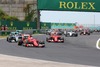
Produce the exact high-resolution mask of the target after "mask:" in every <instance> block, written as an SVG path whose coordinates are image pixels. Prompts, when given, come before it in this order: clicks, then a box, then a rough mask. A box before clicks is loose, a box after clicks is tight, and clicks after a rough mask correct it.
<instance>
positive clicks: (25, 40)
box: [18, 34, 45, 48]
mask: <svg viewBox="0 0 100 67" xmlns="http://www.w3.org/2000/svg"><path fill="white" fill-rule="evenodd" d="M44 44H45V43H44V41H38V40H37V39H35V38H33V37H32V36H31V35H29V34H23V35H22V39H21V40H20V41H18V45H19V46H25V47H40V48H42V47H45V45H44Z"/></svg>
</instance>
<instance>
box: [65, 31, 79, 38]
mask: <svg viewBox="0 0 100 67" xmlns="http://www.w3.org/2000/svg"><path fill="white" fill-rule="evenodd" d="M64 35H65V36H66V37H77V36H78V33H77V32H75V31H65V32H64Z"/></svg>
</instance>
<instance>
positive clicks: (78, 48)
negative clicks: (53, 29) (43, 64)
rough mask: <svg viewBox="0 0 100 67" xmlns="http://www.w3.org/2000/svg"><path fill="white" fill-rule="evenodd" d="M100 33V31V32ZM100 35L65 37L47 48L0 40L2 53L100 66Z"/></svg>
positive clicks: (40, 37)
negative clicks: (29, 46)
mask: <svg viewBox="0 0 100 67" xmlns="http://www.w3.org/2000/svg"><path fill="white" fill-rule="evenodd" d="M99 34H100V33H99ZM34 37H35V38H37V39H39V40H45V39H46V37H47V36H46V35H36V36H34ZM99 37H100V35H98V34H92V35H90V36H88V35H86V36H84V35H82V36H78V37H64V38H65V42H64V43H47V42H46V47H45V48H34V47H33V48H26V47H23V46H18V45H17V43H8V42H7V41H6V40H5V39H3V40H0V54H5V55H12V56H19V57H26V58H34V59H41V60H49V61H56V62H64V63H74V64H82V65H91V66H100V50H98V49H96V45H95V44H96V41H97V40H98V39H99Z"/></svg>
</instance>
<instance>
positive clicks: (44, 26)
mask: <svg viewBox="0 0 100 67" xmlns="http://www.w3.org/2000/svg"><path fill="white" fill-rule="evenodd" d="M74 26H76V23H52V22H47V23H46V22H45V23H44V22H41V29H73V28H74Z"/></svg>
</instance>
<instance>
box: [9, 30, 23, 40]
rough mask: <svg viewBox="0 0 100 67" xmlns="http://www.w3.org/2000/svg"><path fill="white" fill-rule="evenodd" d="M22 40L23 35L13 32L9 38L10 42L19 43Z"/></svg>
mask: <svg viewBox="0 0 100 67" xmlns="http://www.w3.org/2000/svg"><path fill="white" fill-rule="evenodd" d="M20 39H22V36H21V34H18V33H16V32H11V33H10V35H9V36H8V37H7V41H8V42H18V40H20Z"/></svg>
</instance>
